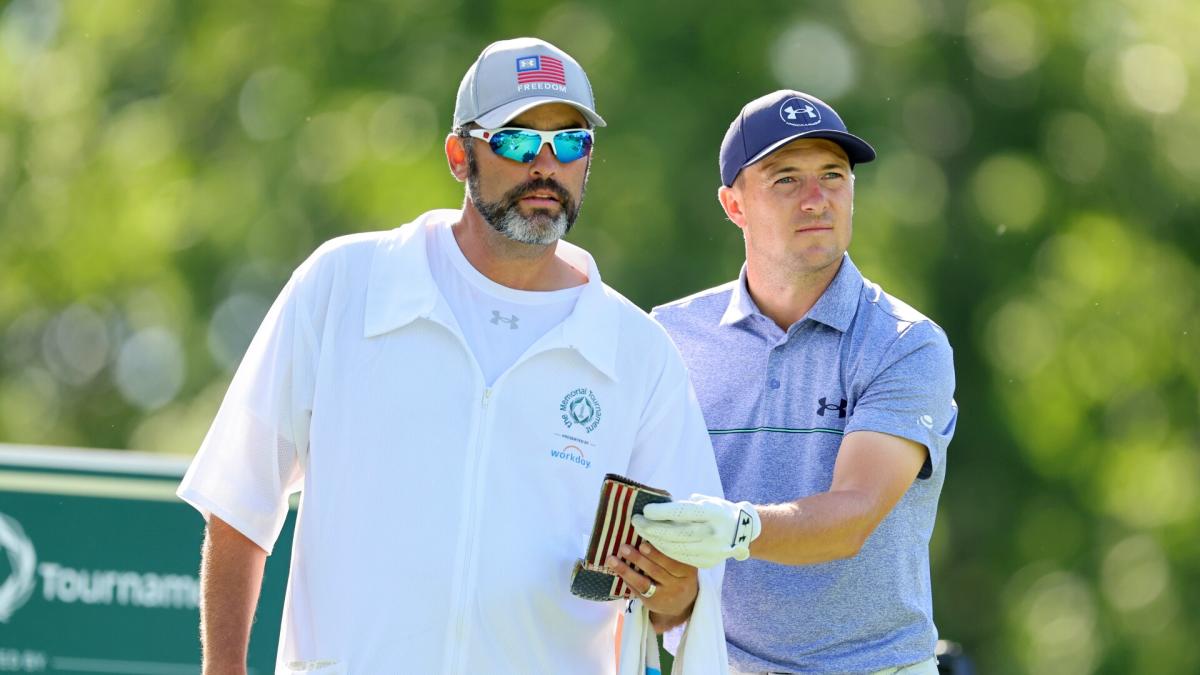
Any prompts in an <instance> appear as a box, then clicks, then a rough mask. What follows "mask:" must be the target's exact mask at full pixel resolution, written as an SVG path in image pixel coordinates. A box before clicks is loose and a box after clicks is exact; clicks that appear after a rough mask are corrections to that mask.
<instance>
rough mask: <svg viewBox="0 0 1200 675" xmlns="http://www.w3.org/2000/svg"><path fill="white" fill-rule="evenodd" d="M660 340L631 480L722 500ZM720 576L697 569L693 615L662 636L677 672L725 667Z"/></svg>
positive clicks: (693, 412)
mask: <svg viewBox="0 0 1200 675" xmlns="http://www.w3.org/2000/svg"><path fill="white" fill-rule="evenodd" d="M664 342H665V345H664V351H665V356H664V358H663V359H662V361H661V362H662V363H663V366H662V369H661V371H660V373H659V377H658V380H657V383H656V385H655V386H654V388H653V391H652V393H651V395H650V398H649V403H648V404H647V406H646V409H645V412H644V413H643V415H642V424H641V427H640V428H639V429H638V434H637V440H636V442H635V447H634V452H633V457H632V460H631V461H630V467H629V476H630V477H631V478H633V479H634V480H637V481H640V482H643V483H646V484H647V485H650V486H653V487H659V488H663V489H666V490H667V491H669V492H670V493H671V496H672V497H674V498H675V499H687V498H689V497H690V496H691V495H692V493H700V494H705V495H712V496H716V497H723V496H724V494H725V493H724V490H722V488H721V477H720V474H719V473H718V472H717V460H716V456H715V455H714V454H713V449H712V442H711V441H710V440H709V436H708V427H707V426H706V425H705V424H704V415H703V413H702V412H701V410H700V403H699V402H698V401H697V400H696V393H695V391H694V390H693V389H692V385H691V381H690V380H689V379H688V375H687V369H686V368H685V366H684V364H683V359H682V357H680V355H679V351H678V350H677V349H676V348H675V345H674V344H673V343H671V342H670V340H669V339H667V338H666V337H665V334H664ZM724 575H725V565H723V564H721V565H717V566H715V567H712V568H709V569H706V570H700V577H699V581H700V590H699V594H698V596H697V598H696V604H695V606H694V607H693V609H692V615H691V617H690V618H689V619H688V622H687V623H686V624H685V625H684V627H682V628H677V629H675V630H673V631H671V632H670V634H669V635H668V636H664V639H668V644H669V647H668V648H669V649H671V651H672V653H674V654H676V658H677V661H676V664H677V665H676V671H675V672H681V673H685V674H687V675H690V674H691V673H712V672H716V671H714V667H715V666H714V664H720V667H721V668H722V669H723V668H724V664H726V663H728V655H727V652H726V647H725V631H724V624H723V623H722V620H721V585H722V581H723V579H724ZM720 672H724V670H721V671H720Z"/></svg>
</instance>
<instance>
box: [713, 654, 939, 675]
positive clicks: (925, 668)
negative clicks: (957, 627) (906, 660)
mask: <svg viewBox="0 0 1200 675" xmlns="http://www.w3.org/2000/svg"><path fill="white" fill-rule="evenodd" d="M729 675H774V674H773V673H746V672H743V671H740V670H734V669H733V668H730V669H729ZM781 675H783V674H781ZM870 675H938V669H937V658H936V657H933V656H931V657H929V658H928V659H925V660H924V661H921V662H920V663H912V664H909V665H907V666H899V667H897V668H884V669H883V670H877V671H875V672H873V673H870Z"/></svg>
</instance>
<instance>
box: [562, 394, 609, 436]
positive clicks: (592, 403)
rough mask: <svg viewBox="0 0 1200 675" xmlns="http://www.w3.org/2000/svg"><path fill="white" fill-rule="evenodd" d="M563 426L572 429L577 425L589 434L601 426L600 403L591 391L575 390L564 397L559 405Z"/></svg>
mask: <svg viewBox="0 0 1200 675" xmlns="http://www.w3.org/2000/svg"><path fill="white" fill-rule="evenodd" d="M558 411H559V413H561V415H562V421H563V424H565V425H567V428H568V429H570V428H571V427H574V426H575V425H579V426H581V427H583V428H584V430H585V431H587V432H588V433H589V434H590V433H592V430H593V429H595V428H596V427H597V426H599V424H600V416H601V409H600V401H599V400H597V399H596V394H595V393H593V392H592V390H591V389H585V388H579V389H574V390H572V391H571V392H570V393H568V394H567V395H566V396H564V397H563V399H562V402H561V403H559V405H558Z"/></svg>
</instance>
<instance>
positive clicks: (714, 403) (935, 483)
mask: <svg viewBox="0 0 1200 675" xmlns="http://www.w3.org/2000/svg"><path fill="white" fill-rule="evenodd" d="M745 276H746V272H745V268H744V267H743V269H742V273H741V275H740V277H739V279H738V280H737V281H733V282H729V283H727V284H724V285H721V286H718V287H716V288H713V289H710V290H707V291H703V292H700V293H697V294H695V295H692V296H690V297H687V298H683V299H682V300H678V301H675V302H673V303H670V304H667V305H663V306H661V307H658V308H656V309H655V310H654V313H653V316H654V317H655V318H656V319H657V320H658V321H659V322H660V323H661V324H662V325H663V326H664V327H665V328H666V329H667V331H668V332H669V333H670V334H671V337H672V338H674V340H675V342H676V344H677V345H678V346H679V349H680V351H681V352H682V353H683V357H684V360H685V361H686V362H687V365H688V369H689V371H690V374H691V378H692V382H693V384H694V385H695V389H696V394H697V396H698V397H699V399H700V405H701V408H702V409H703V410H704V417H705V421H706V423H707V425H708V428H709V434H710V435H711V437H712V442H713V449H714V451H715V452H716V456H717V466H718V468H719V470H720V472H721V483H722V484H723V486H724V488H725V496H726V498H728V499H731V500H733V501H741V500H748V501H750V502H753V503H756V504H771V503H781V502H788V501H794V500H796V499H798V498H800V497H806V496H808V495H812V494H816V493H820V492H825V491H827V490H828V489H829V486H830V483H831V481H832V477H833V465H834V461H835V459H836V458H837V453H838V448H839V446H840V444H841V442H842V437H843V436H844V435H846V434H848V433H851V432H854V431H877V432H883V433H887V434H891V435H893V436H899V437H902V438H907V439H910V440H913V441H916V442H917V443H920V444H922V445H924V446H925V447H926V448H928V451H929V455H928V459H927V460H926V463H925V466H924V467H923V468H922V469H921V472H920V475H919V478H918V480H916V481H914V482H913V485H912V486H911V487H910V488H909V489H908V491H907V492H906V493H905V494H904V496H903V497H902V498H901V499H900V501H899V503H897V504H896V506H895V508H894V509H893V510H892V512H891V513H890V514H888V516H887V517H886V518H884V520H883V522H882V523H880V524H879V527H878V528H877V529H876V530H875V532H874V533H873V534H872V535H871V536H870V537H869V538H868V540H867V542H866V543H865V544H864V545H863V547H862V550H861V551H860V552H859V554H858V555H857V556H855V557H853V558H851V559H848V560H838V561H833V562H828V563H822V564H817V565H802V566H786V565H779V564H776V563H770V562H765V561H760V560H753V559H751V560H747V561H744V562H736V561H733V560H730V561H728V563H727V565H726V568H725V586H724V591H723V598H722V602H723V613H724V619H725V634H726V639H727V641H728V644H729V658H730V662H731V664H732V665H733V666H734V667H735V668H737V669H738V670H743V671H751V672H753V671H783V672H805V673H858V672H871V671H874V670H879V669H882V668H887V667H891V666H898V665H904V664H909V663H915V662H917V661H921V660H923V659H927V658H929V657H930V656H932V655H933V650H934V643H935V642H936V641H937V629H936V628H935V626H934V623H933V608H932V596H931V592H930V581H929V538H930V535H931V534H932V532H933V523H934V517H935V515H936V512H937V504H938V495H939V494H940V493H941V489H942V482H943V480H944V478H945V471H946V468H945V465H946V462H945V459H946V446H947V444H948V443H949V442H950V437H951V436H952V435H953V433H954V425H955V422H956V420H957V417H958V408H957V406H956V405H955V403H954V400H953V395H954V366H953V355H952V352H951V349H950V344H949V342H948V341H947V340H946V335H945V333H943V332H942V330H941V328H939V327H938V326H937V325H936V324H935V323H933V321H931V320H929V319H928V318H926V317H925V316H923V315H921V314H920V313H918V312H917V311H916V310H914V309H912V308H911V307H909V306H908V305H905V304H904V303H902V302H901V301H899V300H897V299H896V298H893V297H892V296H890V295H888V294H886V293H884V292H883V291H882V290H881V289H880V288H879V286H877V285H875V284H873V283H871V282H869V281H867V280H866V279H864V278H863V276H862V274H860V273H859V271H858V268H856V267H855V266H854V263H852V262H851V261H850V257H849V255H846V256H845V257H844V258H843V260H842V264H841V268H840V269H839V270H838V273H837V275H836V276H835V277H834V279H833V281H832V282H831V283H830V285H829V288H827V289H826V291H825V293H824V294H823V295H822V296H821V298H820V299H819V300H818V301H817V303H816V304H815V305H814V306H813V307H812V309H811V310H810V311H809V312H808V314H807V315H806V316H805V317H804V318H803V319H801V320H800V321H797V322H796V323H795V324H793V325H792V326H790V327H789V328H788V330H787V331H786V332H785V331H783V330H781V329H780V328H779V327H778V326H777V325H776V324H775V322H774V321H772V320H771V319H769V318H767V317H766V316H764V315H763V314H762V313H761V312H759V310H758V308H757V307H756V306H755V304H754V301H753V300H752V299H751V297H750V294H749V293H748V292H747V290H746V279H745Z"/></svg>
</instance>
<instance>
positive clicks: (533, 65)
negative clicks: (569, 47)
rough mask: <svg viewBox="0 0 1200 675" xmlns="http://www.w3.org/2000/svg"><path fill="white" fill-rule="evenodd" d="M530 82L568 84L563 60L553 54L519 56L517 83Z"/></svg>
mask: <svg viewBox="0 0 1200 675" xmlns="http://www.w3.org/2000/svg"><path fill="white" fill-rule="evenodd" d="M529 82H546V83H549V84H561V85H562V86H564V87H565V86H567V77H566V74H565V73H564V72H563V64H562V61H559V60H558V59H556V58H554V57H553V56H544V55H540V54H535V55H533V56H522V57H519V58H518V59H517V84H526V83H529Z"/></svg>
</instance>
